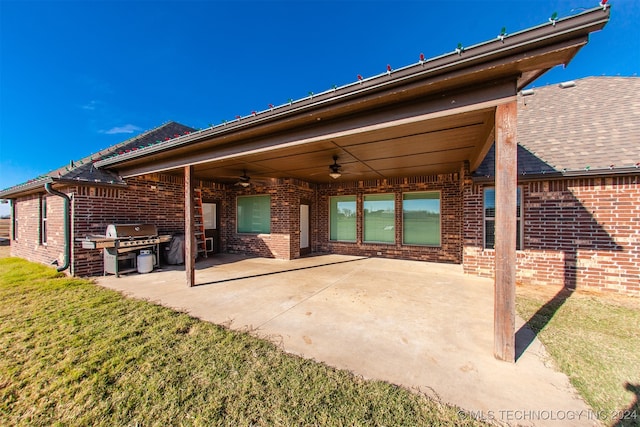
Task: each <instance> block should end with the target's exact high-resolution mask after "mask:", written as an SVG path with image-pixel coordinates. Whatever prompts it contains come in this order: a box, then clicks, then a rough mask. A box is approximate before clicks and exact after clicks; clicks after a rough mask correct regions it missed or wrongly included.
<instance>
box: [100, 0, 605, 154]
mask: <svg viewBox="0 0 640 427" xmlns="http://www.w3.org/2000/svg"><path fill="white" fill-rule="evenodd" d="M608 9H609V7H608V6H606V7H602V6H599V7H596V8H592V9H588V10H586V11H583V12H581V13H578V14H576V15H572V16H569V17H565V18H562V19H558V20H556V21H555V22H553V23H552V22H546V23H544V24H541V25H538V26H535V27H531V28H528V29H525V30H521V31H518V32H516V33H513V34H510V35H505V36H504V37H503V38H501V37H499V36H498V37H496V38H495V39H491V40H488V41H485V42H482V43H478V44H475V45H473V46H471V47H469V48H465V49H463V50H462V51H459V50H455V51H454V52H450V53H446V54H443V55H440V56H436V57H433V58H430V59H429V60H426V61H419V62H417V63H414V64H411V65H407V66H405V67H402V68H399V69H397V70H393V71H391V72H387V73H381V74H378V75H375V76H372V77H368V78H366V79H361V80H358V81H356V82H352V83H349V84H347V85H343V86H340V87H339V88H338V87H336V88H333V89H329V90H327V91H324V92H321V93H319V94H317V95H316V94H314V95H311V96H307V97H304V98H300V99H298V100H296V101H293V100H292V101H291V102H289V103H285V104H281V105H279V106H277V107H273V108H269V109H268V110H262V111H260V112H255V114H254V113H252V114H250V115H247V116H243V117H240V116H239V117H237V118H236V119H235V120H232V121H229V122H226V121H225V122H224V123H222V124H219V125H215V126H211V127H209V128H206V129H202V130H199V131H196V132H193V133H191V134H189V135H184V136H180V137H178V138H175V139H171V140H169V141H166V142H161V143H158V144H154V145H151V146H148V147H145V148H143V149H141V150H138V151H136V152H135V153H125V154H122V155H115V156H109V157H108V158H106V159H103V160H100V161H98V162H96V166H97V167H104V166H111V165H115V164H117V163H120V162H123V161H126V160H130V159H134V158H138V157H143V156H145V155H147V154H152V153H157V152H161V151H165V150H169V149H173V148H177V147H180V146H184V145H187V144H190V143H193V142H198V141H200V140H204V139H207V138H211V137H215V136H220V135H224V134H226V133H231V132H236V131H239V130H241V129H246V128H249V127H252V126H256V125H259V124H261V123H266V122H270V121H274V120H277V119H279V118H282V117H287V116H292V115H295V114H297V113H300V112H303V111H308V110H313V109H316V108H318V107H321V106H323V105H326V104H328V103H336V102H339V101H341V100H344V99H347V98H355V97H357V96H358V95H360V94H362V93H365V92H374V91H376V90H379V89H381V88H384V87H387V86H391V85H398V84H401V83H402V82H405V81H407V80H411V79H419V78H422V77H424V76H426V75H429V74H437V73H438V72H440V71H443V70H447V69H452V70H453V69H455V68H457V67H462V66H464V65H465V64H467V63H470V62H472V61H480V60H482V59H483V58H486V57H490V56H494V57H495V56H501V55H502V54H504V53H505V52H508V51H510V50H514V49H517V48H518V47H521V46H523V45H526V44H527V43H530V42H531V40H529V39H524V40H522V41H520V42H519V43H515V44H508V43H507V44H505V40H506V41H509V40H512V39H514V38H516V37H518V36H522V35H523V34H526V33H531V32H534V31H536V30H538V29H541V28H545V27H550V26H552V27H553V28H555V29H557V31H555V32H553V33H551V34H548V35H546V36H543V37H540V36H538V37H535V38H534V39H535V40H538V41H543V40H547V39H550V38H557V37H559V36H562V35H564V34H568V33H575V32H580V31H581V30H583V29H586V28H589V27H593V26H594V25H597V24H600V23H602V24H604V23H606V22H607V21H608V19H609V15H608V14H606V13H605V14H604V15H603V18H602V19H601V20H596V21H595V22H594V21H589V22H587V23H585V24H583V25H582V26H578V27H569V28H565V29H564V30H563V29H562V25H561V24H562V23H564V22H566V21H569V20H575V19H576V18H577V17H579V16H581V15H587V14H591V13H594V12H595V11H598V10H601V11H604V12H606V11H607V10H608ZM496 42H497V43H501V44H503V45H504V47H502V48H500V49H498V50H494V51H491V52H483V51H481V50H480V51H478V52H477V53H475V54H473V53H472V52H471V51H472V50H478V49H480V48H482V47H485V46H488V45H490V44H495V43H496ZM438 61H442V62H443V63H442V64H440V65H437V66H436V63H437V62H438ZM426 64H431V65H432V67H429V66H427V65H426ZM417 67H422V68H424V70H422V71H418V72H415V71H411V70H414V69H416V68H417ZM385 77H388V79H385ZM359 86H361V89H357V88H358V87H359ZM338 92H343V93H341V94H339V93H338ZM314 98H315V99H316V100H315V101H314ZM302 103H304V104H302ZM295 104H299V105H295ZM278 110H279V111H278Z"/></svg>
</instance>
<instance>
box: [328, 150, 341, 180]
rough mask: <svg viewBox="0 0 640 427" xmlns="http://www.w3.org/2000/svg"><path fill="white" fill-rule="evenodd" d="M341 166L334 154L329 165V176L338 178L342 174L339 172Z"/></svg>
mask: <svg viewBox="0 0 640 427" xmlns="http://www.w3.org/2000/svg"><path fill="white" fill-rule="evenodd" d="M341 167H342V166H341V165H339V164H338V156H336V155H334V156H333V164H332V165H329V171H330V172H329V176H330V177H331V178H333V179H338V178H340V177H341V176H342V173H341V172H340V168H341Z"/></svg>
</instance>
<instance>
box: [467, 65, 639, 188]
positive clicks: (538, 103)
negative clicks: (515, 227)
mask: <svg viewBox="0 0 640 427" xmlns="http://www.w3.org/2000/svg"><path fill="white" fill-rule="evenodd" d="M566 86H568V87H565V88H562V87H561V86H560V85H552V86H551V85H550V86H544V87H541V88H537V89H533V94H532V95H528V96H523V95H522V94H520V95H519V98H518V144H519V145H520V147H519V150H518V172H519V174H520V175H523V174H524V175H526V174H530V175H531V174H533V175H538V174H546V173H553V172H557V173H567V172H574V173H575V172H579V171H584V172H585V173H586V172H587V171H590V170H604V169H611V170H616V169H623V168H632V167H637V164H638V162H640V100H639V99H638V97H637V93H639V92H640V78H638V77H586V78H583V79H579V80H576V81H575V86H572V85H566ZM494 162H495V159H494V156H493V149H492V150H491V151H490V152H489V153H488V154H487V156H486V158H485V160H484V161H483V163H482V164H481V165H480V166H479V167H478V170H477V171H475V173H474V175H476V176H493V174H494Z"/></svg>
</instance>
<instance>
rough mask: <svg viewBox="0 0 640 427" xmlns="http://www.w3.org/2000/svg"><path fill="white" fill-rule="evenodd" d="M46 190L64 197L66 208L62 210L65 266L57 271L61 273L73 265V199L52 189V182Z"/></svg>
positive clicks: (53, 194) (47, 184)
mask: <svg viewBox="0 0 640 427" xmlns="http://www.w3.org/2000/svg"><path fill="white" fill-rule="evenodd" d="M44 189H45V190H46V191H47V193H49V194H51V195H52V196H58V197H62V200H63V202H64V208H63V209H62V215H63V217H62V220H63V223H64V264H62V265H61V266H59V267H58V268H57V269H56V270H57V271H58V272H61V271H64V270H66V269H67V268H69V265H70V264H71V239H70V237H71V233H70V224H69V205H70V202H71V199H70V198H69V196H67V195H66V194H64V193H62V192H60V191H57V190H54V189H53V188H51V182H47V183H45V184H44Z"/></svg>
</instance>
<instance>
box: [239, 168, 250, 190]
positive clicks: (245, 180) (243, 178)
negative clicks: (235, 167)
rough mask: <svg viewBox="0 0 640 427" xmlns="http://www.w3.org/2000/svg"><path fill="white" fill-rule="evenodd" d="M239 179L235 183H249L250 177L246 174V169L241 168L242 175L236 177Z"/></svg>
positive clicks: (244, 184) (243, 185) (247, 184)
mask: <svg viewBox="0 0 640 427" xmlns="http://www.w3.org/2000/svg"><path fill="white" fill-rule="evenodd" d="M238 179H239V181H238V182H236V185H240V186H241V187H245V188H246V187H248V186H250V185H251V182H250V181H251V177H250V176H247V171H246V170H243V171H242V175H241V176H239V177H238Z"/></svg>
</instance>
